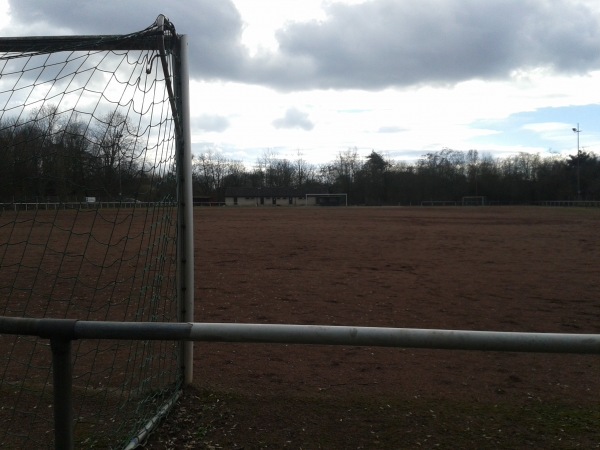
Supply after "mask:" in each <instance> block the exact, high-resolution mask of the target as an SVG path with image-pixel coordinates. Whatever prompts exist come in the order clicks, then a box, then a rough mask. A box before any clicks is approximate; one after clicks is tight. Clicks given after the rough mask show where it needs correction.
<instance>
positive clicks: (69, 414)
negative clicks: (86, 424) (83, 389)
mask: <svg viewBox="0 0 600 450" xmlns="http://www.w3.org/2000/svg"><path fill="white" fill-rule="evenodd" d="M50 346H51V347H52V371H53V383H54V446H55V448H56V449H58V450H72V449H73V405H72V403H73V369H72V367H71V340H70V339H64V338H60V337H59V338H53V339H51V340H50Z"/></svg>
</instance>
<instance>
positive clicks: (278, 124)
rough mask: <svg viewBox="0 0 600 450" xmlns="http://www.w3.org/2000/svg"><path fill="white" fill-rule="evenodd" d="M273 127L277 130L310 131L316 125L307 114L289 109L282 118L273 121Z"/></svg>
mask: <svg viewBox="0 0 600 450" xmlns="http://www.w3.org/2000/svg"><path fill="white" fill-rule="evenodd" d="M273 126H274V127H275V128H301V129H302V130H305V131H310V130H312V129H313V128H314V126H315V125H314V123H312V122H311V121H310V120H309V118H308V114H307V113H305V112H302V111H300V110H298V109H296V108H289V109H288V110H287V111H286V112H285V115H284V116H283V117H282V118H280V119H276V120H274V121H273Z"/></svg>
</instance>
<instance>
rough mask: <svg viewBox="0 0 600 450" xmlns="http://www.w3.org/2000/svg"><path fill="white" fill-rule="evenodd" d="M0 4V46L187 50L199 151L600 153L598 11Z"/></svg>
mask: <svg viewBox="0 0 600 450" xmlns="http://www.w3.org/2000/svg"><path fill="white" fill-rule="evenodd" d="M73 5H74V2H73V1H72V0H53V1H39V0H0V18H1V19H2V20H0V35H4V36H26V35H63V34H122V33H128V32H132V31H137V30H141V29H143V28H145V27H146V26H148V25H150V24H151V23H152V22H153V21H154V20H155V18H156V16H157V15H158V14H159V13H163V14H165V15H166V16H168V17H169V19H170V20H171V21H172V22H173V23H174V24H175V26H176V29H177V32H178V33H180V34H187V35H188V36H189V41H190V49H189V54H190V78H191V81H190V83H191V86H190V87H191V95H192V136H193V143H194V144H193V148H194V151H195V152H201V151H203V150H206V149H212V150H214V151H220V152H222V153H223V154H224V155H225V156H227V157H228V158H232V159H236V160H241V161H243V162H245V163H246V164H247V165H248V166H250V165H252V164H253V163H255V162H256V159H257V157H260V156H261V155H263V154H264V152H265V151H268V152H270V153H276V154H277V155H278V156H279V157H281V158H288V159H295V158H297V157H298V154H301V155H302V157H303V158H304V159H305V160H307V161H309V162H311V163H314V164H320V163H325V162H328V161H330V160H333V159H334V158H335V156H336V155H337V154H338V153H339V152H342V151H345V150H347V149H349V148H356V149H357V150H358V152H359V154H360V155H362V156H366V155H367V154H369V153H370V152H371V151H372V150H375V151H377V152H380V153H382V154H384V155H385V156H386V157H388V158H391V159H394V160H397V161H413V160H415V159H416V158H419V157H420V156H421V155H423V154H425V153H427V152H431V151H438V150H441V149H443V148H452V149H455V150H470V149H476V150H479V151H480V152H484V153H491V154H493V155H495V156H506V155H509V154H515V153H518V152H531V153H539V154H541V155H542V156H548V155H550V154H563V155H566V154H573V153H575V152H576V148H577V139H576V137H577V136H576V133H574V132H573V131H572V128H573V127H576V126H577V124H579V129H580V130H581V133H580V139H581V146H582V148H583V149H584V150H585V151H593V152H596V153H600V2H598V1H597V0H486V1H482V0H343V1H342V0H339V1H338V0H219V1H215V0H185V1H183V0H180V1H171V2H164V1H158V0H128V1H123V0H119V1H116V0H103V1H93V2H92V1H85V2H84V1H81V2H77V5H78V7H77V8H74V7H73Z"/></svg>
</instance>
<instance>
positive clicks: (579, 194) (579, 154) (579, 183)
mask: <svg viewBox="0 0 600 450" xmlns="http://www.w3.org/2000/svg"><path fill="white" fill-rule="evenodd" d="M573 133H575V134H577V200H581V177H580V170H581V169H580V163H579V160H580V159H581V150H580V147H579V133H581V130H580V129H579V124H577V128H573Z"/></svg>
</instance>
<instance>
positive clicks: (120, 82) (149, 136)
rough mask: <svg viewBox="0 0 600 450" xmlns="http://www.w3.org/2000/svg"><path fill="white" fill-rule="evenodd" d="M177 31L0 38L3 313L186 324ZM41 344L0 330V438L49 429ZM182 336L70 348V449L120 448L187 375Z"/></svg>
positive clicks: (189, 230) (26, 439)
mask: <svg viewBox="0 0 600 450" xmlns="http://www.w3.org/2000/svg"><path fill="white" fill-rule="evenodd" d="M188 98H189V93H188V78H187V39H186V36H185V35H178V34H177V33H176V30H175V27H174V26H173V24H172V23H171V22H170V21H169V20H168V19H167V18H166V17H164V16H162V15H161V16H159V17H158V18H157V20H156V21H155V22H154V23H153V24H152V25H151V26H149V27H148V28H146V29H144V30H142V31H139V32H135V33H130V34H124V35H99V36H50V37H11V38H0V161H1V164H0V315H2V316H7V317H30V318H57V319H86V320H91V321H97V320H104V321H114V322H162V323H164V322H173V323H175V322H182V321H185V322H192V321H193V319H194V318H193V295H194V277H193V272H194V253H193V247H194V246H193V198H192V185H191V181H192V180H191V147H190V131H189V103H188ZM47 347H48V341H47V340H45V339H38V338H35V337H32V336H10V335H0V349H1V350H0V366H1V367H2V369H0V391H1V392H2V401H3V408H2V409H1V410H0V443H1V445H2V446H7V447H11V448H13V447H17V448H41V447H45V446H46V445H47V436H48V433H49V432H51V430H52V428H53V418H52V412H51V410H50V409H49V408H48V402H49V401H50V402H51V400H49V399H51V398H52V390H53V387H52V375H51V374H52V368H51V359H49V355H48V351H47ZM192 352H193V350H192V343H191V342H189V343H183V342H182V343H179V342H175V341H170V340H166V341H154V340H147V341H143V340H141V341H129V340H117V339H115V340H110V339H109V340H104V339H102V340H96V341H94V340H84V341H75V343H74V345H73V349H72V356H71V360H72V376H73V409H74V410H73V417H74V420H73V422H74V435H75V446H76V447H87V448H91V447H101V448H109V447H110V448H113V447H118V446H121V447H124V446H125V445H127V443H128V442H129V441H130V439H131V438H132V437H133V436H135V435H136V433H138V431H139V430H140V429H143V428H144V427H145V426H146V424H147V423H149V422H151V421H152V418H153V417H156V415H157V414H159V413H161V412H162V411H164V405H170V404H172V403H173V399H174V398H176V395H178V393H179V391H180V389H181V386H182V385H183V384H185V383H189V382H191V378H192V372H191V370H192V357H193V355H192Z"/></svg>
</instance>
